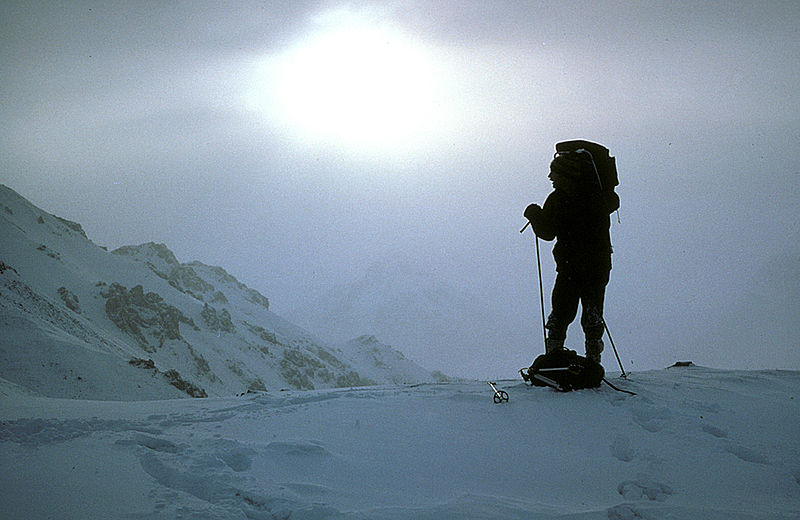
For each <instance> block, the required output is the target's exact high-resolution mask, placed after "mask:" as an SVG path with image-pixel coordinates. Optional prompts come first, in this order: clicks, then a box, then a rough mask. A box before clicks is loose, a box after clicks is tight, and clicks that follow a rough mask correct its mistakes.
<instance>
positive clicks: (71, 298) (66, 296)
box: [58, 287, 81, 314]
mask: <svg viewBox="0 0 800 520" xmlns="http://www.w3.org/2000/svg"><path fill="white" fill-rule="evenodd" d="M58 295H59V296H61V300H62V301H63V302H64V305H66V306H67V308H68V309H69V310H71V311H73V312H77V313H78V314H80V313H81V308H80V305H79V302H78V297H77V296H75V294H74V293H73V292H72V291H70V290H69V289H67V288H66V287H59V288H58Z"/></svg>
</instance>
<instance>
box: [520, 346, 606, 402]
mask: <svg viewBox="0 0 800 520" xmlns="http://www.w3.org/2000/svg"><path fill="white" fill-rule="evenodd" d="M520 373H521V374H522V377H523V379H525V380H526V381H528V382H530V383H531V384H532V385H534V386H549V387H552V388H555V389H556V390H559V391H561V392H568V391H570V390H578V389H581V388H597V387H598V386H600V384H601V383H602V382H603V377H604V376H605V370H604V369H603V366H602V365H601V364H600V363H595V362H594V361H592V360H590V359H587V358H585V357H583V356H579V355H578V354H577V352H575V351H574V350H568V349H556V350H551V351H550V352H548V353H547V354H542V355H540V356H538V357H537V358H536V359H535V360H534V361H533V364H532V365H531V366H530V368H528V369H527V371H526V370H525V369H522V370H520Z"/></svg>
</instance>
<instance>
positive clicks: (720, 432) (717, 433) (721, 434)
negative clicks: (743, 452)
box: [703, 424, 728, 439]
mask: <svg viewBox="0 0 800 520" xmlns="http://www.w3.org/2000/svg"><path fill="white" fill-rule="evenodd" d="M703 431H704V432H706V433H709V434H711V435H713V436H714V437H716V438H718V439H722V438H725V437H727V436H728V432H727V431H726V430H724V429H722V428H717V427H716V426H713V425H711V424H704V425H703Z"/></svg>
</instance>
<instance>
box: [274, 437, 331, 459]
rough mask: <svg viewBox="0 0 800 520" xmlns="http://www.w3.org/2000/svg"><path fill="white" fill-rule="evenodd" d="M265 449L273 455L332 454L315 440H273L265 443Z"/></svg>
mask: <svg viewBox="0 0 800 520" xmlns="http://www.w3.org/2000/svg"><path fill="white" fill-rule="evenodd" d="M266 449H267V451H268V452H270V453H272V454H275V455H285V456H289V457H303V458H319V457H321V458H327V457H332V456H333V455H332V454H331V452H329V451H328V450H327V449H325V446H323V445H322V444H321V443H318V442H315V441H275V442H270V443H269V444H267V448H266Z"/></svg>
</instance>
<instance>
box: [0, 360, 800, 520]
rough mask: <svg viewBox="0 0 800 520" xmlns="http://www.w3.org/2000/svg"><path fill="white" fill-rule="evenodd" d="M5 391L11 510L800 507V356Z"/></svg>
mask: <svg viewBox="0 0 800 520" xmlns="http://www.w3.org/2000/svg"><path fill="white" fill-rule="evenodd" d="M614 382H615V383H616V384H618V385H620V386H621V387H623V388H625V389H627V390H632V391H635V392H637V395H636V396H630V395H627V394H624V393H619V392H616V391H614V390H612V389H611V388H609V387H607V386H603V387H601V388H600V389H596V390H581V391H576V392H572V393H568V394H560V393H557V392H554V391H552V390H550V389H548V388H535V387H528V386H524V385H523V384H521V383H520V382H517V381H500V382H498V387H499V388H501V389H503V390H505V391H507V392H508V393H509V395H510V400H509V402H508V403H504V404H493V401H492V391H491V388H490V387H489V386H488V385H487V384H486V383H482V382H460V383H452V382H451V383H441V384H424V385H413V386H384V387H369V388H361V389H329V390H315V391H287V392H282V393H278V394H276V395H270V394H259V395H250V396H245V397H242V398H230V397H228V398H209V399H196V400H187V399H181V400H171V401H152V402H95V401H70V400H57V399H47V398H36V397H29V396H24V395H20V394H19V393H18V392H16V391H15V390H14V389H13V388H9V387H5V388H3V389H2V392H3V393H4V394H5V396H6V397H5V398H0V459H2V460H3V471H2V472H0V510H2V511H3V515H4V517H5V518H9V519H17V518H25V519H39V518H42V519H43V518H56V517H60V518H109V519H116V518H151V519H157V518H163V519H175V518H192V519H196V518H201V519H202V518H208V519H211V518H213V519H217V520H225V519H247V518H251V519H277V518H292V519H295V520H296V519H310V520H322V519H359V520H363V519H376V520H377V519H392V520H403V519H408V520H412V519H413V520H419V519H450V518H453V519H459V520H462V519H497V520H509V519H525V520H530V519H531V518H537V519H604V520H605V519H610V520H629V519H687V520H688V519H692V520H695V519H698V518H703V519H719V520H731V519H733V520H741V519H752V520H755V519H759V520H771V519H775V520H777V519H781V520H788V519H797V518H800V435H798V433H800V404H799V403H798V400H797V396H798V395H800V374H799V373H797V372H787V371H752V372H748V371H721V370H712V369H708V368H702V367H681V368H670V369H666V370H661V371H650V372H642V373H633V374H631V375H630V376H629V378H628V380H621V379H615V380H614Z"/></svg>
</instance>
